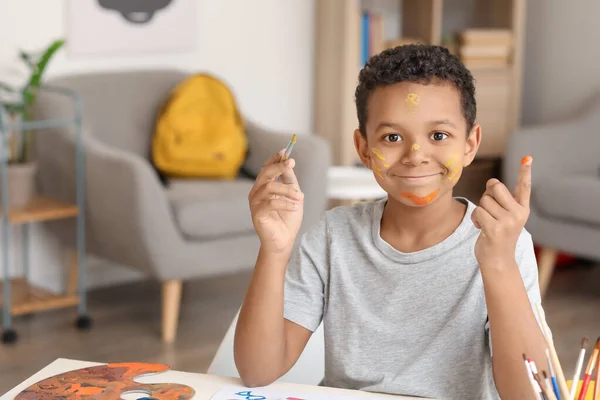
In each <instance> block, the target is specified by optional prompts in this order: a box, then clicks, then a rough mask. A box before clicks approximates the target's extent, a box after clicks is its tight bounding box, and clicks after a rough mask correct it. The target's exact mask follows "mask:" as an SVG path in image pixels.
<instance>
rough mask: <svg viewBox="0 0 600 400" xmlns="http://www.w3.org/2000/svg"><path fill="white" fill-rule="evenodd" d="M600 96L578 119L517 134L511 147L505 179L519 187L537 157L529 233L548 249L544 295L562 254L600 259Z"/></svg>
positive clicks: (542, 274)
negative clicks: (524, 165) (522, 171)
mask: <svg viewBox="0 0 600 400" xmlns="http://www.w3.org/2000/svg"><path fill="white" fill-rule="evenodd" d="M598 126H600V96H598V97H597V98H596V99H594V101H592V104H591V106H590V107H589V108H588V109H586V110H585V111H584V112H583V113H582V114H581V115H579V116H578V117H574V118H572V119H570V120H567V121H564V122H561V123H555V124H549V125H545V126H532V127H528V128H523V129H521V130H519V131H517V132H515V133H514V134H513V135H512V136H511V138H510V140H509V143H508V147H507V152H506V158H505V160H504V163H503V175H504V176H503V178H504V181H505V182H506V183H507V184H508V187H509V188H512V187H514V186H515V183H516V180H517V176H518V169H519V165H520V162H519V161H520V159H521V158H522V157H523V156H525V155H531V156H532V157H533V169H532V188H531V189H532V192H531V204H530V208H531V213H530V217H529V221H528V223H527V229H528V230H529V231H530V232H531V235H532V237H533V240H534V242H535V243H536V244H538V245H540V246H541V247H542V249H541V252H540V255H539V260H538V266H539V282H540V290H541V293H542V294H544V293H545V291H546V289H547V286H548V284H549V282H550V279H551V277H552V272H553V270H554V265H555V263H556V257H557V252H558V251H564V252H568V253H571V254H574V255H576V256H579V257H586V258H589V259H594V260H600V208H599V206H600V132H599V130H598Z"/></svg>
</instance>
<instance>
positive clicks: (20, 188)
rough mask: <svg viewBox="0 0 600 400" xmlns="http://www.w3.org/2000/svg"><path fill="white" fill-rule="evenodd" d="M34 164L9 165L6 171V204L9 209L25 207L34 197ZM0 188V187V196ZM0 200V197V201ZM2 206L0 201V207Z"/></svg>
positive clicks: (35, 166)
mask: <svg viewBox="0 0 600 400" xmlns="http://www.w3.org/2000/svg"><path fill="white" fill-rule="evenodd" d="M36 172H37V163H36V162H27V163H23V164H9V165H8V169H7V174H6V175H7V182H6V187H7V189H8V204H9V207H11V208H13V207H14V208H21V207H24V206H26V205H27V204H28V203H29V202H30V201H31V200H33V198H34V197H35V174H36ZM1 192H2V187H1V186H0V195H1ZM1 199H2V198H1V197H0V200H1ZM1 205H2V203H1V201H0V206H1Z"/></svg>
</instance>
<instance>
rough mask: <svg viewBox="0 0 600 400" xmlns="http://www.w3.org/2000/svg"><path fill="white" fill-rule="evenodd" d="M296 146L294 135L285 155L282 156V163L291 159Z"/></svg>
mask: <svg viewBox="0 0 600 400" xmlns="http://www.w3.org/2000/svg"><path fill="white" fill-rule="evenodd" d="M295 144H296V135H293V136H292V140H290V142H289V143H288V145H287V147H286V148H285V151H284V152H283V155H282V156H281V161H285V160H287V159H288V158H290V154H292V149H293V148H294V145H295Z"/></svg>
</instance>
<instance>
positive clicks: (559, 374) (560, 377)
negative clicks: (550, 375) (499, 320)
mask: <svg viewBox="0 0 600 400" xmlns="http://www.w3.org/2000/svg"><path fill="white" fill-rule="evenodd" d="M535 307H536V311H537V314H538V318H539V321H540V324H541V325H542V334H543V336H544V340H545V341H546V345H547V347H548V350H549V351H550V359H551V361H552V365H553V367H554V371H555V373H556V380H557V383H558V389H559V393H560V397H561V398H562V399H568V398H569V387H568V386H567V381H566V380H565V375H564V373H563V370H562V367H561V366H560V361H559V360H558V355H557V354H556V349H555V348H554V342H553V341H552V336H550V328H549V327H548V323H547V322H546V318H545V317H544V312H543V310H542V306H541V304H539V303H536V304H535Z"/></svg>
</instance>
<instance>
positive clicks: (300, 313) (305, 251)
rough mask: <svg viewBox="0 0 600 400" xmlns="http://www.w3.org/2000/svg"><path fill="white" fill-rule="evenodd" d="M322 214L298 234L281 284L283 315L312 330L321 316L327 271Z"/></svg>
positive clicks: (324, 219) (326, 247) (325, 233)
mask: <svg viewBox="0 0 600 400" xmlns="http://www.w3.org/2000/svg"><path fill="white" fill-rule="evenodd" d="M328 242H329V241H328V237H327V222H326V217H325V216H324V217H323V218H322V219H321V220H320V221H319V222H318V223H317V224H316V225H315V226H314V227H312V228H310V229H308V230H307V231H306V232H305V233H304V234H303V235H302V237H301V239H300V243H299V245H298V246H296V249H295V250H294V252H293V253H292V256H291V257H290V262H289V263H288V266H287V271H286V276H285V284H284V296H283V297H284V311H283V313H284V318H285V319H287V320H289V321H291V322H294V323H296V324H298V325H300V326H303V327H304V328H306V329H308V330H310V331H312V332H314V331H315V330H316V329H317V328H318V327H319V325H320V324H321V320H322V319H323V314H324V308H325V293H326V291H327V282H328V274H329V261H328V253H329V251H328Z"/></svg>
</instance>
